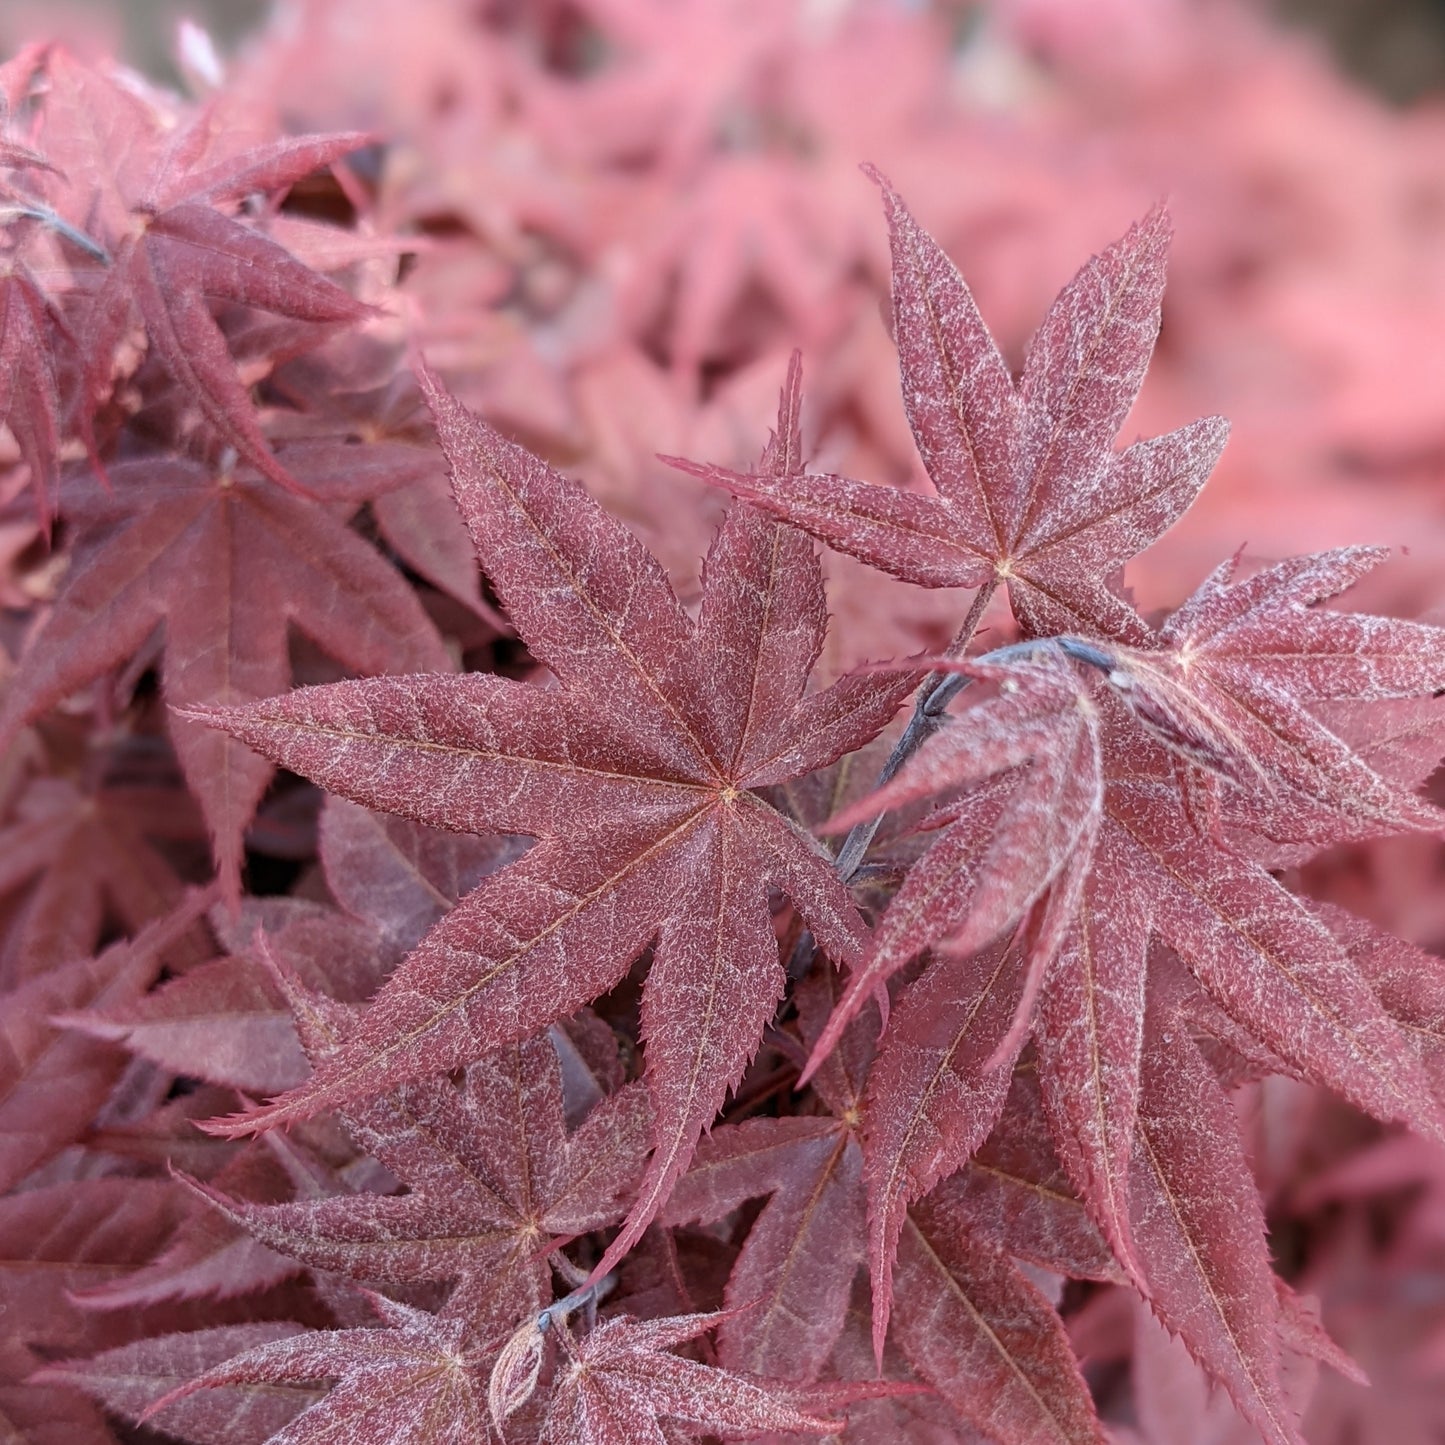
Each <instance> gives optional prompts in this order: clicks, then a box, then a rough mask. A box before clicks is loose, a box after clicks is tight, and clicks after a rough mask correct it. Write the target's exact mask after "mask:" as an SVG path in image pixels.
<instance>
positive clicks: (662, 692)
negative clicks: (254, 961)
mask: <svg viewBox="0 0 1445 1445" xmlns="http://www.w3.org/2000/svg"><path fill="white" fill-rule="evenodd" d="M799 381H800V377H799V369H798V367H797V365H796V364H795V365H794V366H793V368H792V369H791V371H790V373H789V380H788V385H787V386H786V388H785V390H784V394H783V400H782V404H781V410H780V415H779V422H778V429H777V433H776V435H775V437H774V439H773V441H772V442H771V443H770V445H769V447H768V450H767V453H766V457H765V470H769V471H776V472H778V473H779V474H785V473H790V472H796V471H797V469H798V465H799V463H798V448H799V440H798V401H799ZM424 385H425V388H426V390H427V393H428V396H429V399H430V401H431V404H432V407H433V410H434V412H435V414H436V418H437V425H438V430H439V434H440V438H441V442H442V446H443V449H444V450H445V451H446V453H447V455H448V458H449V460H450V462H451V465H452V470H453V479H454V485H455V489H456V495H457V500H458V504H459V505H460V507H461V509H462V512H463V515H464V516H465V518H466V521H467V524H468V526H469V528H470V529H471V532H472V538H473V542H474V543H475V545H476V548H477V552H478V556H479V557H480V558H481V561H482V565H483V570H484V571H485V572H486V573H487V575H488V576H489V577H490V578H491V579H492V582H493V584H494V585H495V587H496V589H497V592H498V594H499V596H500V598H501V600H502V602H503V604H504V606H505V608H506V611H507V613H508V615H509V616H510V618H511V619H512V621H513V623H514V624H515V625H516V627H517V629H518V631H519V632H520V633H521V635H522V636H523V638H524V639H525V640H526V642H527V643H528V645H529V646H530V647H531V649H532V651H533V653H534V654H535V655H536V656H537V658H538V659H539V660H540V661H541V662H543V663H544V664H545V665H546V666H548V667H549V668H550V669H551V670H552V672H553V673H554V674H555V675H556V676H557V678H558V681H559V683H560V686H558V687H555V688H549V687H541V686H534V685H526V684H519V683H515V682H510V681H508V680H506V679H504V678H500V677H496V676H478V675H471V676H465V677H455V678H453V677H420V678H409V679H406V680H404V681H389V682H364V681H363V682H357V683H342V684H337V685H334V686H331V687H328V688H318V689H306V690H302V691H300V692H297V693H294V694H292V695H291V696H290V697H286V698H279V699H276V700H275V701H273V702H269V703H264V704H259V705H257V706H254V707H251V708H245V709H235V710H230V711H222V710H205V711H200V712H196V713H194V714H193V716H195V717H196V718H197V719H198V720H202V721H208V722H211V723H213V724H214V725H217V726H222V727H225V728H227V729H228V730H229V731H231V732H232V733H233V734H234V735H235V736H237V737H239V738H241V739H243V740H245V741H246V742H249V743H250V744H252V745H253V746H255V747H257V748H259V749H262V750H264V751H265V752H266V753H267V754H268V755H269V756H270V757H272V758H274V759H276V760H278V761H281V762H284V764H285V765H286V766H287V767H289V768H291V769H293V770H294V771H298V772H300V773H302V774H304V775H306V776H309V777H311V778H313V779H314V780H316V781H317V782H320V783H322V784H323V785H324V786H326V787H329V788H331V789H333V790H334V791H336V792H339V793H341V794H342V795H343V796H346V797H350V798H352V799H354V800H356V801H358V802H362V803H365V804H367V805H368V806H374V807H378V808H381V809H385V810H390V811H397V812H401V813H403V814H405V815H407V816H409V817H412V818H414V819H417V820H418V821H422V822H429V823H433V824H437V825H441V826H447V827H451V828H455V829H460V830H463V831H476V830H479V829H495V830H499V831H503V832H525V833H528V834H531V835H533V836H535V837H536V838H537V839H538V842H537V843H536V845H535V846H534V847H533V848H532V849H531V851H529V852H528V853H527V854H525V855H524V856H523V857H522V858H521V859H520V860H519V861H518V862H517V863H514V864H513V865H512V866H511V867H509V868H505V869H503V870H502V871H501V872H500V873H497V874H495V875H493V876H492V877H490V878H488V879H486V880H484V881H483V882H482V884H481V885H480V887H478V888H477V889H476V890H475V891H473V892H472V893H471V894H469V895H468V896H467V897H466V898H464V899H463V900H462V901H461V903H460V904H459V905H458V906H457V908H456V909H455V910H454V911H453V912H452V913H451V914H449V915H448V917H447V918H446V919H445V920H444V921H443V922H442V923H441V924H439V925H438V927H437V928H436V929H434V930H433V931H432V932H431V933H430V934H429V935H428V936H427V937H426V938H425V939H424V940H423V941H422V943H421V944H420V945H419V946H418V947H417V949H416V950H415V951H414V952H413V953H412V954H411V956H410V957H409V958H408V959H407V961H406V962H405V963H404V964H403V965H402V967H401V968H400V969H399V970H398V972H397V974H396V975H395V976H394V978H393V979H392V980H391V982H390V983H389V984H388V985H387V987H386V988H385V989H383V991H382V992H381V993H380V994H379V995H378V996H377V999H376V1001H375V1002H374V1003H373V1004H372V1006H371V1008H370V1010H369V1011H368V1013H367V1016H366V1018H365V1019H364V1021H363V1022H362V1024H361V1025H360V1027H359V1028H358V1029H357V1030H356V1032H355V1034H354V1035H353V1036H351V1037H350V1038H349V1039H348V1040H347V1042H346V1044H345V1045H344V1046H343V1048H342V1050H341V1052H340V1053H339V1054H338V1056H337V1057H336V1059H335V1060H334V1061H332V1062H331V1063H329V1064H328V1065H327V1066H326V1067H325V1068H323V1069H322V1070H320V1071H319V1072H318V1074H317V1076H316V1078H315V1079H314V1080H313V1081H312V1083H310V1084H309V1085H307V1086H305V1087H303V1088H302V1089H300V1090H297V1091H293V1092H292V1093H290V1094H288V1095H284V1096H283V1097H282V1098H281V1099H279V1100H278V1101H276V1102H275V1103H273V1104H271V1105H270V1106H268V1107H266V1108H265V1109H263V1110H261V1111H259V1112H257V1113H255V1114H253V1115H250V1116H248V1117H246V1118H244V1119H241V1120H238V1121H233V1122H232V1123H230V1124H227V1125H225V1126H223V1127H224V1128H225V1130H226V1131H227V1132H246V1131H248V1130H252V1129H256V1128H264V1127H269V1126H272V1125H275V1124H279V1123H284V1122H287V1121H288V1120H293V1119H298V1118H304V1117H307V1116H308V1115H311V1114H314V1113H316V1112H317V1111H318V1110H321V1109H324V1108H328V1107H334V1106H336V1105H339V1104H345V1103H347V1102H348V1101H351V1100H355V1099H357V1098H363V1097H366V1096H368V1095H375V1094H378V1093H382V1092H384V1091H386V1090H388V1089H393V1088H395V1087H396V1086H397V1085H398V1084H400V1083H402V1082H404V1081H406V1080H408V1079H416V1078H421V1077H425V1076H426V1075H427V1074H430V1073H435V1072H437V1071H439V1070H443V1069H448V1068H452V1067H455V1066H456V1065H458V1064H461V1063H466V1062H469V1061H470V1060H472V1059H475V1058H478V1057H480V1056H481V1055H482V1054H485V1053H487V1052H489V1051H490V1050H492V1049H495V1048H499V1047H502V1046H503V1045H505V1044H508V1043H512V1042H515V1041H517V1040H519V1039H521V1038H525V1037H527V1036H528V1035H529V1034H530V1033H532V1032H534V1031H536V1030H537V1029H539V1028H541V1027H543V1026H545V1025H546V1024H547V1023H549V1022H551V1021H552V1020H554V1019H557V1018H560V1017H563V1016H565V1015H566V1014H568V1013H570V1012H571V1011H573V1010H574V1009H576V1008H577V1007H578V1006H580V1005H581V1004H583V1003H585V1002H587V1001H588V1000H589V999H592V998H594V997H596V996H597V995H598V994H600V993H601V992H603V991H604V990H605V989H607V988H609V987H611V986H612V984H614V983H615V982H616V981H617V980H618V979H619V978H621V977H622V975H623V974H624V973H625V972H626V971H627V969H628V967H629V966H630V965H631V963H632V961H633V960H634V959H635V958H636V957H637V955H638V954H639V953H640V952H641V951H642V949H643V948H644V947H646V946H647V944H648V943H649V942H653V943H654V953H653V962H652V967H651V971H650V974H649V977H648V980H647V985H646V990H645V993H644V998H643V1005H642V1032H643V1037H644V1039H645V1042H646V1046H647V1077H648V1082H649V1086H650V1089H651V1092H652V1096H653V1100H654V1107H655V1119H656V1134H655V1144H656V1147H655V1149H654V1152H653V1156H652V1162H651V1164H650V1165H649V1168H648V1172H647V1175H646V1178H645V1179H644V1181H643V1183H642V1185H641V1188H640V1192H639V1197H638V1201H637V1204H636V1206H635V1207H634V1209H633V1212H632V1214H631V1215H630V1217H629V1220H628V1223H627V1225H626V1227H625V1228H624V1229H623V1231H622V1233H621V1234H620V1235H619V1236H618V1239H617V1240H616V1241H615V1242H614V1244H613V1246H612V1249H611V1251H610V1253H609V1256H608V1259H607V1261H606V1264H607V1265H610V1264H611V1263H612V1261H613V1260H614V1259H616V1258H618V1257H620V1254H621V1252H622V1251H624V1250H625V1249H626V1248H628V1247H630V1245H631V1244H632V1243H633V1242H634V1241H635V1240H636V1238H637V1237H638V1235H639V1234H640V1233H641V1231H642V1229H643V1228H645V1226H646V1223H647V1221H648V1220H649V1219H651V1218H652V1216H653V1214H654V1213H655V1212H656V1210H657V1208H658V1207H659V1205H660V1204H661V1202H662V1200H663V1199H664V1198H665V1197H666V1195H667V1192H668V1190H669V1189H670V1187H671V1185H672V1182H673V1181H674V1179H676V1177H677V1176H678V1175H679V1174H680V1173H681V1172H682V1170H683V1169H684V1168H685V1167H686V1165H687V1161H688V1159H689V1157H690V1156H691V1153H692V1149H693V1146H694V1143H695V1141H696V1139H697V1137H698V1134H699V1133H700V1132H701V1130H702V1129H703V1128H705V1127H706V1126H707V1125H708V1124H710V1123H711V1121H712V1119H713V1117H714V1115H715V1114H716V1112H717V1109H718V1107H719V1105H720V1104H721V1102H722V1099H723V1097H724V1095H725V1094H726V1092H727V1089H728V1088H729V1087H730V1086H731V1085H732V1084H733V1083H734V1082H736V1080H737V1079H738V1078H739V1077H740V1075H741V1073H742V1070H743V1068H744V1067H745V1065H746V1064H747V1061H748V1060H749V1059H750V1058H751V1056H752V1054H753V1052H754V1050H755V1048H756V1046H757V1042H758V1039H759V1037H760V1035H761V1033H762V1029H763V1026H764V1024H765V1023H766V1022H767V1021H768V1019H769V1018H770V1017H771V1016H772V1013H773V1010H774V1007H775V1005H776V1002H777V1000H778V998H779V997H780V996H781V994H782V992H783V987H784V977H783V971H782V968H781V965H780V963H779V960H778V950H777V944H776V941H775V938H774V934H773V928H772V922H771V915H770V912H769V906H768V889H769V887H770V886H772V887H776V888H777V889H778V890H779V891H780V892H782V893H783V894H784V895H785V896H787V897H788V898H789V899H791V900H792V902H793V903H794V904H795V905H796V906H797V908H798V910H799V911H800V913H801V914H802V915H803V917H804V918H805V920H806V921H807V924H808V926H809V927H810V928H811V929H812V931H813V935H814V937H815V938H816V939H817V940H818V941H819V943H820V944H821V946H822V947H823V948H824V949H825V950H826V951H827V953H828V954H829V955H830V956H831V957H834V958H838V959H852V958H855V957H856V956H857V955H858V953H859V951H860V949H861V947H862V942H863V938H864V929H863V925H862V921H861V919H860V918H859V915H858V913H857V911H856V909H855V908H854V905H853V903H852V900H851V898H850V896H849V895H848V893H847V890H846V889H845V888H844V886H843V885H842V883H840V882H839V880H838V878H837V877H836V875H835V874H834V872H833V869H832V867H831V864H830V861H829V859H828V857H827V855H826V854H825V853H823V852H822V851H821V850H820V849H819V847H818V846H817V845H816V844H815V843H813V842H812V841H811V839H810V838H809V837H808V836H807V835H806V834H805V833H804V832H803V830H801V829H800V828H799V827H797V826H796V825H795V824H793V823H792V822H790V821H789V820H788V819H786V818H785V817H784V816H783V815H782V814H780V813H779V812H777V811H776V810H775V809H774V808H773V807H772V806H771V805H769V804H768V803H767V802H766V801H764V799H763V798H762V797H761V796H760V795H759V794H758V793H757V792H756V791H754V790H755V789H758V788H763V787H767V786H769V785H772V784H776V783H781V782H784V781H786V780H787V779H789V778H794V777H799V776H802V775H804V774H806V773H809V772H811V771H813V770H814V769H816V768H819V767H822V766H826V765H827V764H828V763H830V762H832V761H833V760H835V759H836V758H838V757H839V756H841V755H842V754H843V753H846V752H849V751H851V750H852V749H854V748H856V747H858V746H859V745H861V744H862V743H863V742H864V741H866V740H867V739H869V738H871V737H872V736H874V735H875V734H876V733H877V732H878V731H879V730H880V729H881V728H882V727H883V725H884V724H885V723H886V722H887V721H888V719H889V717H890V716H891V715H892V713H893V712H894V710H895V709H896V707H897V705H898V702H899V701H900V699H901V697H902V696H903V695H904V694H905V693H906V691H907V690H908V688H909V687H911V686H912V685H913V679H912V678H911V677H902V678H900V677H897V676H891V677H885V676H879V675H869V676H861V677H850V678H845V679H843V680H842V681H840V682H838V683H836V684H834V685H833V686H832V687H830V688H828V689H827V690H826V691H823V692H820V693H815V694H807V693H805V687H806V684H807V679H808V674H809V671H810V669H811V666H812V663H813V661H814V659H815V658H816V656H817V654H818V651H819V649H820V647H821V644H822V637H823V628H824V619H825V611H824V601H823V595H822V586H821V580H820V574H819V570H818V565H817V561H816V559H815V558H814V556H813V552H812V547H811V544H810V543H809V542H808V541H807V539H806V538H804V537H801V536H799V535H798V534H796V533H794V532H792V531H790V530H789V529H787V528H784V527H782V526H780V525H779V524H777V523H775V522H772V521H771V520H769V519H767V518H766V517H764V516H762V515H761V514H759V513H757V512H756V511H754V510H752V509H749V508H746V507H743V506H741V505H739V506H737V507H735V508H734V509H733V510H732V511H731V512H730V513H729V516H728V518H727V521H726V523H725V525H724V526H723V528H722V530H721V531H720V533H719V535H718V538H717V540H716V542H715V544H714V546H713V549H712V552H711V554H710V556H709V559H708V566H707V577H706V583H705V586H704V590H703V597H702V604H701V613H700V616H699V617H698V620H697V622H696V623H695V624H694V623H690V622H689V620H688V619H687V617H686V616H685V614H684V613H683V611H682V609H681V608H680V606H679V605H678V603H677V600H676V598H675V597H674V595H673V593H672V591H671V589H670V587H669V586H668V584H667V581H666V578H665V577H664V576H663V574H662V572H661V569H660V568H659V567H658V566H657V564H656V563H655V561H654V560H653V559H652V557H651V556H650V554H648V553H647V552H646V550H645V549H644V548H643V547H642V546H641V544H640V543H638V542H637V541H636V540H635V539H634V538H633V537H632V536H631V534H630V533H628V532H627V530H626V529H625V528H624V527H623V526H622V525H621V524H620V523H618V522H616V521H614V520H612V519H611V518H609V517H608V516H607V515H606V514H605V513H604V512H603V511H602V510H601V509H600V508H599V507H598V506H597V505H596V504H595V503H594V502H592V501H591V499H590V498H589V497H587V496H586V494H585V493H584V492H583V490H582V489H581V488H580V487H579V486H577V485H576V484H574V483H572V482H569V481H567V480H566V479H564V478H562V477H560V476H559V475H557V474H556V473H555V472H553V471H552V470H551V469H550V468H548V467H546V466H545V465H544V464H543V463H541V462H540V461H538V460H536V459H535V458H533V457H531V456H529V455H528V454H527V453H526V452H525V451H523V450H522V449H521V448H520V447H518V446H516V445H514V444H511V443H508V442H506V441H504V440H503V439H502V438H500V437H498V436H497V435H496V434H495V433H494V432H492V431H490V430H489V429H488V428H487V427H485V426H484V425H482V424H481V423H479V422H477V421H475V420H474V419H473V418H471V417H470V416H469V415H468V414H467V413H466V412H465V411H464V410H463V408H462V407H461V406H460V405H459V404H458V403H456V402H455V401H454V400H452V399H451V398H450V397H448V396H447V395H446V394H445V393H444V392H443V391H442V390H441V389H440V387H439V386H438V385H437V384H436V383H435V381H433V380H432V379H431V378H430V377H426V378H425V379H424Z"/></svg>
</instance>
